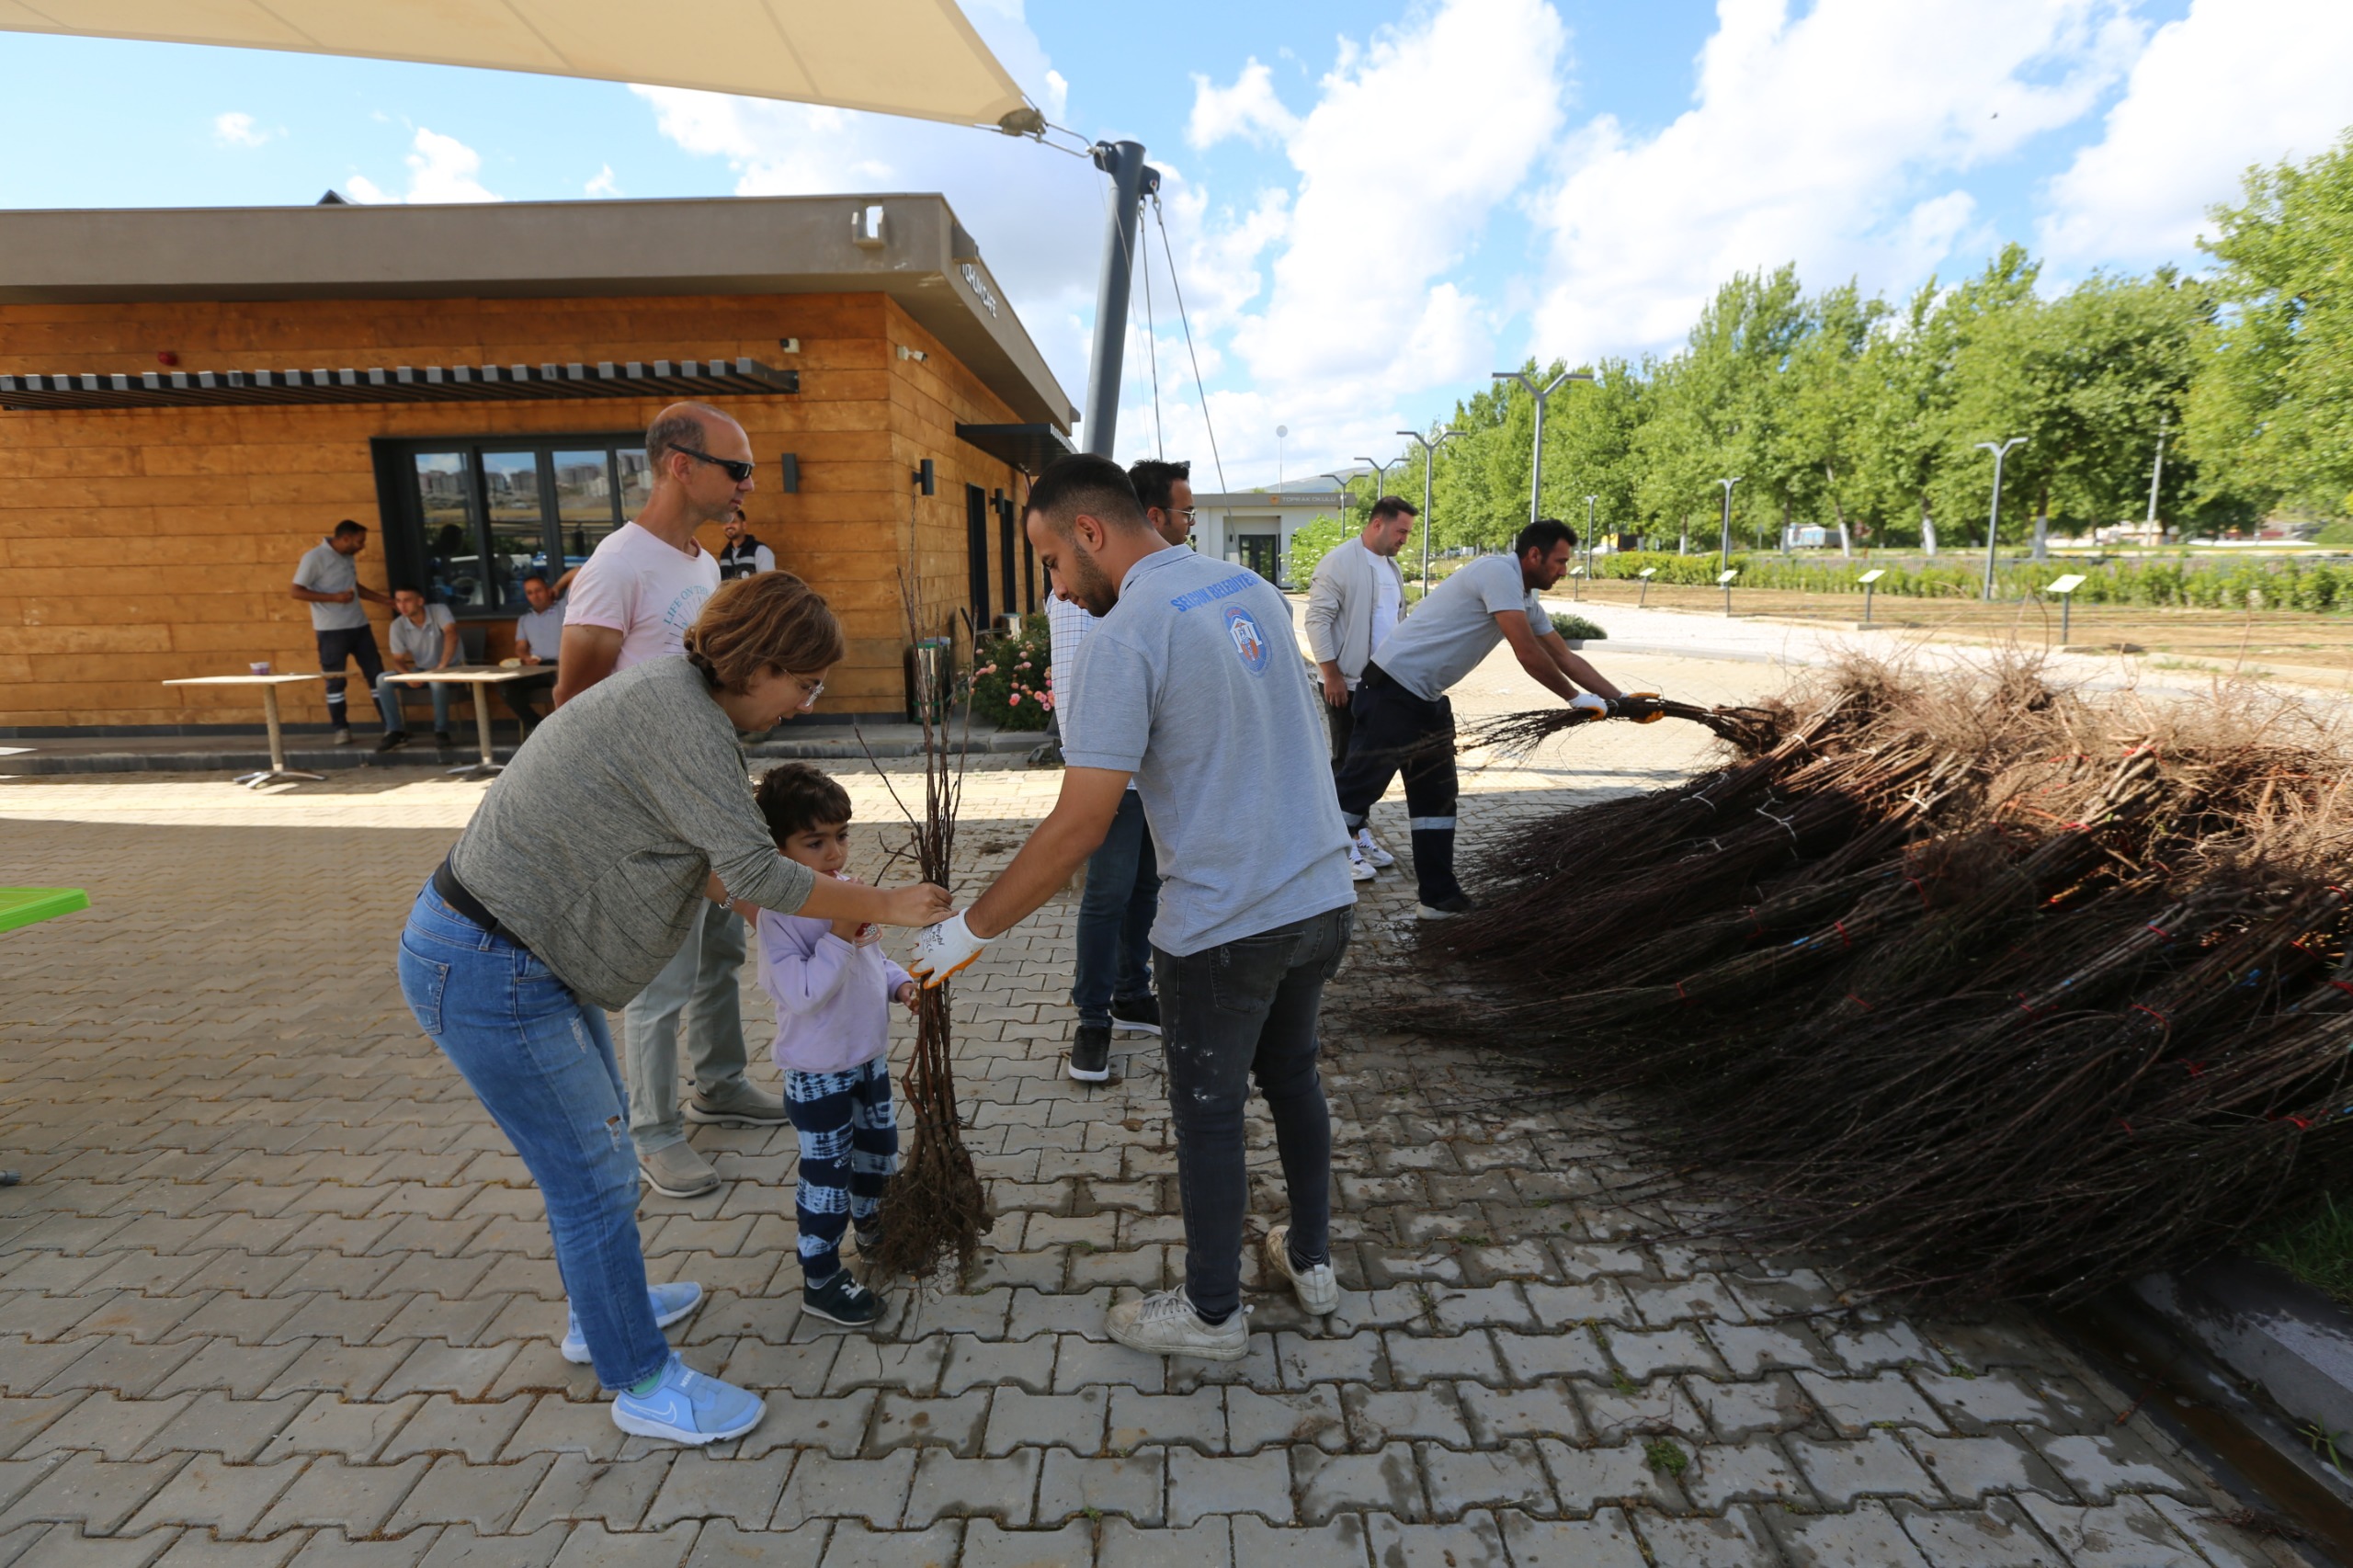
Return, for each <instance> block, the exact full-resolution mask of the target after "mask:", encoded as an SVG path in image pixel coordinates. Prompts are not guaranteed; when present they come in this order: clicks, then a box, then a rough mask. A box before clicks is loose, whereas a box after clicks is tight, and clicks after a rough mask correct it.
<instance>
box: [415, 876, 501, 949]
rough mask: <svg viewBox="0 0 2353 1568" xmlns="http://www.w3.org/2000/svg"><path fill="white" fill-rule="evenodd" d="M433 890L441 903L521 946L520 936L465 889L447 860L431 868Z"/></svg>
mask: <svg viewBox="0 0 2353 1568" xmlns="http://www.w3.org/2000/svg"><path fill="white" fill-rule="evenodd" d="M433 891H434V892H437V893H439V894H440V895H441V902H442V903H446V904H448V905H449V907H450V908H452V909H454V910H456V911H457V912H458V913H459V914H460V915H464V916H465V917H466V918H467V919H469V920H471V921H472V922H473V923H474V924H475V925H477V926H481V927H482V928H483V930H485V931H487V932H489V933H490V934H491V935H492V936H494V937H506V939H507V940H508V941H510V942H513V943H515V945H516V946H517V947H520V946H522V939H521V938H520V937H517V936H516V935H515V933H514V932H512V931H509V930H508V929H507V928H506V926H501V925H500V924H499V923H498V916H497V915H493V914H492V913H491V912H490V911H489V909H488V908H487V907H485V906H484V905H483V902H482V900H480V899H478V898H476V897H475V896H474V895H473V894H472V893H470V892H467V891H466V884H465V883H463V882H461V881H459V880H458V873H457V872H455V871H453V870H451V869H449V861H447V860H443V861H442V862H441V863H440V864H439V865H438V866H436V867H434V868H433Z"/></svg>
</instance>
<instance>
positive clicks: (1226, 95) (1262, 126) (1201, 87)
mask: <svg viewBox="0 0 2353 1568" xmlns="http://www.w3.org/2000/svg"><path fill="white" fill-rule="evenodd" d="M1298 130H1299V117H1298V116H1297V115H1295V114H1293V113H1291V112H1290V110H1289V109H1287V108H1284V107H1283V105H1282V100H1281V99H1279V98H1278V97H1275V81H1274V73H1273V72H1271V71H1269V70H1267V67H1265V66H1264V65H1262V64H1260V63H1259V62H1257V61H1256V59H1253V60H1251V61H1250V62H1248V63H1247V64H1245V65H1244V66H1243V67H1242V74H1241V75H1239V76H1237V77H1235V78H1234V81H1233V85H1232V86H1231V87H1213V86H1211V85H1210V79H1209V78H1208V77H1207V76H1203V75H1199V74H1196V75H1195V76H1194V77H1193V114H1192V118H1191V119H1190V120H1189V121H1188V123H1187V124H1186V127H1185V140H1186V141H1188V142H1191V143H1192V144H1193V145H1194V146H1196V147H1211V146H1215V145H1216V144H1217V143H1218V142H1222V141H1224V140H1225V139H1226V138H1227V137H1229V136H1245V137H1247V138H1249V139H1250V140H1251V141H1253V142H1269V141H1278V142H1279V141H1282V140H1285V139H1286V138H1288V137H1290V136H1291V135H1292V134H1293V133H1295V132H1296V131H1298Z"/></svg>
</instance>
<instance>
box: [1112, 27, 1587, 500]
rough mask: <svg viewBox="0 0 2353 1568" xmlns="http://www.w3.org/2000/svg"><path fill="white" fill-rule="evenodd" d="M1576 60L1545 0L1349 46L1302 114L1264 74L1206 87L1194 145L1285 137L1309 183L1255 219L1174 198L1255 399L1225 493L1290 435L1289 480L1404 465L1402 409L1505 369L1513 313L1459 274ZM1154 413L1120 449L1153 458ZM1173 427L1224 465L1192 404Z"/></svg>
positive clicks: (1219, 407)
mask: <svg viewBox="0 0 2353 1568" xmlns="http://www.w3.org/2000/svg"><path fill="white" fill-rule="evenodd" d="M1567 43H1568V37H1567V29H1566V28H1564V27H1563V25H1562V23H1561V19H1560V17H1559V16H1558V15H1557V14H1556V13H1555V12H1554V11H1553V10H1552V7H1551V6H1549V5H1546V4H1544V3H1543V0H1443V3H1441V4H1439V5H1437V6H1433V7H1430V8H1428V9H1427V10H1418V11H1416V12H1415V13H1413V14H1412V15H1411V16H1410V17H1409V18H1408V20H1407V21H1406V22H1405V23H1404V24H1403V25H1401V26H1400V27H1398V28H1384V29H1382V30H1381V31H1380V32H1378V33H1376V34H1375V35H1374V36H1373V37H1372V39H1371V40H1370V41H1369V42H1366V43H1363V44H1361V45H1359V44H1357V43H1354V42H1351V41H1348V40H1342V42H1341V44H1340V48H1339V52H1338V56H1337V59H1336V63H1335V64H1334V66H1333V68H1332V69H1331V71H1330V72H1329V73H1327V74H1325V75H1324V77H1323V78H1322V79H1321V80H1320V81H1319V83H1318V84H1317V97H1316V101H1315V103H1314V104H1313V106H1312V107H1311V108H1308V109H1307V111H1306V112H1305V113H1304V114H1302V115H1298V116H1293V115H1291V114H1290V111H1289V110H1288V109H1285V108H1283V106H1282V105H1281V104H1280V103H1279V101H1277V99H1276V98H1275V96H1274V93H1273V87H1272V80H1271V75H1270V74H1269V73H1268V72H1267V69H1266V68H1265V67H1264V66H1262V65H1260V64H1259V63H1258V62H1256V61H1255V60H1253V61H1251V62H1249V63H1248V64H1247V65H1245V67H1244V68H1243V70H1242V72H1241V74H1239V75H1238V76H1237V77H1236V79H1235V81H1234V84H1233V86H1231V87H1226V88H1218V87H1214V86H1212V85H1210V83H1209V82H1208V80H1207V79H1205V78H1196V87H1195V97H1194V108H1193V116H1192V121H1191V126H1192V133H1193V138H1194V140H1195V141H1196V142H1199V143H1202V144H1206V143H1208V142H1214V141H1216V140H1218V139H1219V138H1222V137H1224V136H1228V135H1245V136H1257V135H1271V136H1279V138H1280V140H1281V142H1282V148H1283V153H1284V155H1285V156H1286V157H1287V158H1288V160H1289V162H1290V165H1291V167H1292V169H1293V170H1294V171H1295V176H1296V183H1295V187H1294V188H1293V189H1291V190H1288V191H1286V190H1283V189H1281V188H1279V187H1268V188H1266V189H1262V190H1260V191H1258V192H1257V193H1256V196H1255V198H1254V199H1253V200H1252V201H1251V203H1250V204H1249V205H1248V206H1247V207H1246V208H1244V209H1242V210H1239V211H1236V210H1231V209H1222V208H1215V207H1214V206H1213V204H1212V203H1211V202H1210V200H1209V199H1208V198H1207V195H1206V193H1204V192H1200V191H1198V190H1192V189H1188V188H1186V187H1184V186H1183V184H1182V182H1177V183H1176V187H1175V190H1174V193H1173V195H1172V196H1171V197H1170V198H1169V216H1170V222H1171V226H1172V228H1175V229H1177V230H1178V231H1179V232H1180V234H1181V235H1182V236H1183V242H1184V243H1183V250H1182V252H1181V254H1180V260H1179V265H1180V266H1181V267H1183V269H1184V270H1183V277H1184V279H1185V282H1186V287H1187V302H1188V305H1191V306H1193V307H1194V318H1193V319H1194V324H1195V326H1196V328H1197V329H1199V328H1200V327H1202V326H1203V325H1205V324H1206V325H1207V326H1209V327H1210V328H1211V329H1212V330H1215V329H1225V331H1226V335H1227V338H1228V342H1227V347H1228V350H1229V352H1230V354H1231V356H1232V358H1234V359H1235V360H1236V361H1238V362H1239V365H1240V366H1241V367H1242V368H1244V369H1246V371H1247V376H1248V388H1247V390H1246V391H1244V390H1233V389H1230V388H1229V389H1224V390H1219V391H1216V392H1212V393H1211V397H1210V410H1211V415H1213V417H1214V418H1215V420H1216V423H1217V427H1218V430H1219V431H1220V432H1221V434H1222V438H1223V443H1224V456H1225V459H1226V465H1227V478H1228V482H1229V483H1235V484H1244V483H1264V482H1266V481H1267V480H1271V479H1272V478H1274V477H1275V474H1274V459H1275V436H1274V427H1275V426H1276V425H1278V424H1287V425H1289V426H1290V429H1291V436H1290V439H1289V440H1288V441H1287V442H1286V443H1285V454H1286V456H1285V461H1284V465H1283V466H1284V471H1285V472H1287V473H1293V474H1296V473H1299V472H1314V471H1315V470H1316V469H1319V468H1328V467H1331V466H1333V465H1334V464H1336V463H1340V462H1346V461H1347V460H1350V458H1351V457H1352V456H1353V455H1354V454H1356V453H1359V452H1366V451H1373V452H1385V451H1389V450H1392V449H1394V448H1395V446H1396V445H1397V439H1396V437H1395V434H1394V432H1395V431H1396V430H1397V429H1398V428H1399V427H1400V426H1404V425H1408V424H1410V423H1412V421H1411V420H1409V419H1407V418H1405V417H1404V415H1401V414H1400V413H1399V412H1398V409H1399V407H1400V405H1401V402H1402V397H1403V395H1404V394H1406V393H1409V392H1414V391H1416V390H1418V389H1420V388H1423V387H1428V386H1434V385H1445V384H1449V383H1461V382H1463V381H1468V380H1472V379H1475V378H1479V377H1483V375H1484V374H1485V372H1486V371H1487V370H1488V369H1490V367H1489V365H1488V364H1487V362H1486V361H1487V358H1488V357H1489V355H1490V354H1491V353H1492V352H1493V347H1492V343H1493V322H1494V318H1495V314H1496V312H1497V310H1498V301H1491V300H1488V299H1485V298H1483V297H1482V296H1481V295H1480V294H1479V293H1478V292H1476V291H1475V290H1473V289H1472V287H1471V286H1470V285H1469V284H1468V283H1467V282H1465V281H1463V279H1462V278H1461V276H1460V275H1461V270H1462V268H1463V265H1464V263H1465V262H1466V260H1467V259H1468V258H1469V256H1470V254H1471V252H1472V248H1473V247H1474V246H1475V244H1477V242H1478V239H1479V237H1480V234H1481V233H1482V231H1483V227H1484V225H1485V224H1486V222H1487V221H1488V219H1489V218H1490V217H1491V216H1492V215H1493V213H1494V212H1495V210H1496V209H1497V208H1498V207H1500V206H1502V205H1503V204H1504V203H1506V202H1507V201H1509V200H1510V199H1511V198H1512V195H1513V193H1514V191H1515V190H1517V189H1518V187H1520V185H1521V184H1522V183H1523V182H1524V181H1525V180H1526V179H1527V177H1528V176H1529V172H1530V171H1531V169H1532V168H1533V167H1534V166H1535V163H1536V160H1537V158H1538V155H1539V153H1540V149H1542V148H1543V147H1544V145H1545V144H1546V143H1547V142H1549V141H1550V140H1551V139H1552V136H1553V135H1554V134H1555V133H1556V131H1558V128H1559V125H1560V122H1561V118H1562V95H1563V84H1562V80H1561V78H1562V75H1563V67H1564V64H1565V57H1566V52H1567ZM1373 211H1378V212H1380V213H1381V223H1380V225H1379V227H1378V230H1377V231H1375V230H1374V229H1371V228H1369V227H1368V225H1367V222H1366V215H1367V214H1368V213H1370V212H1373ZM1129 363H1130V365H1131V366H1134V365H1135V364H1136V363H1137V356H1136V355H1135V354H1134V353H1132V352H1131V355H1130V358H1129ZM1187 370H1188V371H1189V367H1188V368H1187ZM1205 373H1207V371H1206V367H1205ZM1185 379H1186V380H1188V381H1189V373H1187V375H1186V378H1185ZM1131 381H1132V377H1131ZM1162 381H1163V384H1164V386H1165V385H1167V384H1168V382H1169V381H1170V376H1169V373H1168V361H1167V359H1166V358H1165V357H1164V358H1163V361H1162ZM1139 401H1140V400H1139V398H1138V397H1137V395H1136V393H1135V392H1134V391H1133V390H1132V388H1131V393H1130V395H1129V397H1128V398H1127V399H1126V400H1125V402H1126V404H1127V406H1126V407H1125V408H1123V410H1122V412H1121V414H1120V431H1121V437H1122V438H1121V440H1120V449H1121V450H1122V451H1123V452H1126V451H1129V450H1131V449H1133V450H1142V449H1144V445H1142V444H1140V441H1139V432H1140V431H1141V435H1142V442H1143V443H1148V440H1149V421H1150V399H1149V392H1148V390H1146V391H1145V392H1144V394H1143V396H1142V399H1141V406H1142V425H1141V426H1140V425H1139V422H1138V416H1137V411H1138V406H1139ZM1163 415H1164V417H1165V419H1166V420H1167V423H1168V426H1169V429H1170V433H1171V434H1170V442H1169V446H1170V449H1171V450H1172V451H1176V450H1183V451H1185V453H1186V455H1188V456H1191V457H1193V458H1194V459H1196V460H1204V459H1206V458H1207V457H1208V455H1209V454H1208V452H1207V450H1206V449H1205V446H1204V445H1203V444H1201V443H1200V441H1199V439H1197V437H1200V436H1205V434H1206V433H1205V432H1201V431H1199V409H1198V408H1196V407H1194V406H1192V403H1191V400H1189V399H1180V400H1178V405H1177V406H1176V407H1175V408H1174V409H1173V410H1172V407H1171V404H1170V402H1169V400H1168V398H1167V397H1166V396H1165V395H1164V398H1163ZM1179 431H1183V432H1185V433H1186V436H1187V438H1188V446H1187V447H1186V448H1182V449H1180V448H1179V447H1178V446H1177V444H1176V435H1177V433H1178V432H1179Z"/></svg>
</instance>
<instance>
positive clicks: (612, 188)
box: [581, 164, 621, 196]
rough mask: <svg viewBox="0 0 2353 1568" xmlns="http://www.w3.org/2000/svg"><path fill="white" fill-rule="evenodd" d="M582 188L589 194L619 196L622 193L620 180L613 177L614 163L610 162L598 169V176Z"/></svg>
mask: <svg viewBox="0 0 2353 1568" xmlns="http://www.w3.org/2000/svg"><path fill="white" fill-rule="evenodd" d="M581 188H582V190H583V191H584V192H585V194H587V195H589V196H619V195H620V193H621V187H620V181H618V180H616V179H615V178H613V165H610V164H607V165H605V166H604V167H603V168H601V169H598V170H597V177H596V178H595V179H592V180H590V181H589V182H588V183H587V184H586V185H585V186H583V187H581Z"/></svg>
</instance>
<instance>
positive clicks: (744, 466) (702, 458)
mask: <svg viewBox="0 0 2353 1568" xmlns="http://www.w3.org/2000/svg"><path fill="white" fill-rule="evenodd" d="M671 450H672V451H674V452H684V453H686V454H687V456H688V457H690V458H692V459H694V460H695V461H697V462H705V463H709V464H710V466H711V467H713V468H715V469H720V470H722V471H723V472H725V473H726V475H727V477H728V478H730V479H732V480H733V481H734V482H735V483H738V484H741V483H744V482H745V480H747V479H749V478H751V477H752V465H751V464H750V463H739V462H737V461H735V460H733V458H715V457H712V456H711V455H710V453H709V452H699V451H696V450H695V449H693V448H692V447H673V448H671Z"/></svg>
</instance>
